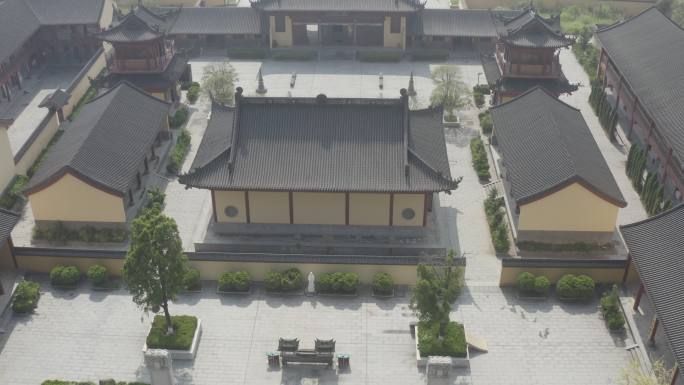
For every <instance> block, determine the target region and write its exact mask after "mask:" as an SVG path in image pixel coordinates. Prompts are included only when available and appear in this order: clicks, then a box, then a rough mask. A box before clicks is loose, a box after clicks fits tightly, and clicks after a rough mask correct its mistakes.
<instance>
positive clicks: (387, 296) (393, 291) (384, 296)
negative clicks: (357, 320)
mask: <svg viewBox="0 0 684 385" xmlns="http://www.w3.org/2000/svg"><path fill="white" fill-rule="evenodd" d="M394 294H395V289H394V288H392V293H390V294H377V293H376V292H375V290H373V289H372V288H371V295H372V296H373V297H375V298H381V299H387V298H394Z"/></svg>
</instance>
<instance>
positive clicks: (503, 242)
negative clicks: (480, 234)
mask: <svg viewBox="0 0 684 385" xmlns="http://www.w3.org/2000/svg"><path fill="white" fill-rule="evenodd" d="M496 194H497V193H496V190H495V189H492V190H491V191H490V192H489V195H488V196H487V199H485V201H484V210H485V215H486V216H487V223H488V224H489V232H490V234H491V236H492V243H493V244H494V250H496V252H497V253H505V252H508V250H509V249H510V246H511V244H510V240H509V239H508V225H507V224H506V221H505V219H504V217H505V216H506V213H505V212H504V204H505V203H504V199H503V198H497V196H496Z"/></svg>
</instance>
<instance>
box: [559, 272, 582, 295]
mask: <svg viewBox="0 0 684 385" xmlns="http://www.w3.org/2000/svg"><path fill="white" fill-rule="evenodd" d="M576 279H577V278H576V277H575V276H574V275H572V274H566V275H564V276H562V277H561V278H560V279H559V280H558V282H557V283H556V293H557V294H558V297H559V298H562V299H577V298H578V294H577V288H576V285H575V280H576Z"/></svg>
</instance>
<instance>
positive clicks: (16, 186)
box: [0, 175, 29, 210]
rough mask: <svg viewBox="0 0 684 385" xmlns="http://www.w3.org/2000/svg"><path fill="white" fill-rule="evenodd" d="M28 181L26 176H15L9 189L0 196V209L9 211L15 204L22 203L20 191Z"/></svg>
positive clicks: (22, 197)
mask: <svg viewBox="0 0 684 385" xmlns="http://www.w3.org/2000/svg"><path fill="white" fill-rule="evenodd" d="M28 181H29V178H28V177H27V176H26V175H17V176H15V177H14V179H13V180H12V184H11V185H10V187H8V188H7V191H6V192H5V193H4V194H2V196H0V207H2V208H4V209H7V210H11V209H12V208H13V207H14V206H15V205H16V204H17V203H19V202H23V201H24V196H23V195H22V190H23V189H24V186H26V183H28Z"/></svg>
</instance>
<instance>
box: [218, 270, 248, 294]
mask: <svg viewBox="0 0 684 385" xmlns="http://www.w3.org/2000/svg"><path fill="white" fill-rule="evenodd" d="M251 284H252V280H251V277H250V276H249V273H248V272H246V271H234V272H227V273H223V274H221V276H220V277H219V279H218V287H219V290H220V291H249V286H250V285H251Z"/></svg>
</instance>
